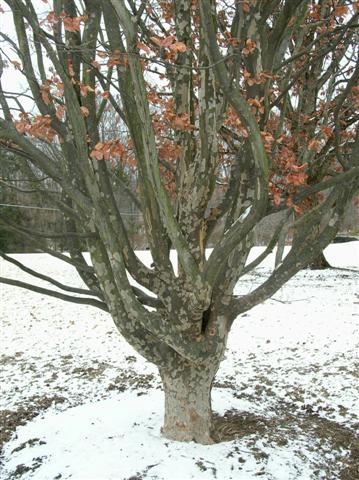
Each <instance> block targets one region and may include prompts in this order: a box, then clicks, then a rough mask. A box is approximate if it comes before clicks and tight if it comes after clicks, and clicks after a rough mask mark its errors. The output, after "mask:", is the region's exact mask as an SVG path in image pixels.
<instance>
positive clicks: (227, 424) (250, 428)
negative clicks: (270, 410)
mask: <svg viewBox="0 0 359 480" xmlns="http://www.w3.org/2000/svg"><path fill="white" fill-rule="evenodd" d="M286 407H287V411H285V409H283V410H282V416H278V417H272V418H266V417H264V416H261V415H255V414H253V413H249V412H241V411H236V410H229V411H227V412H225V414H224V415H221V416H220V415H214V418H213V425H214V429H213V430H214V438H215V440H216V441H217V442H229V441H233V440H237V439H243V438H245V437H249V438H250V441H249V443H247V448H248V447H249V448H250V449H251V450H252V453H253V455H254V457H255V459H256V460H260V459H263V458H264V459H265V458H267V457H268V454H267V453H265V452H264V451H262V450H261V449H259V448H258V447H257V446H256V442H257V440H258V438H261V439H262V441H263V442H264V443H265V444H268V445H270V446H277V447H281V446H284V445H286V444H288V443H289V442H291V441H294V440H295V439H296V438H297V437H298V435H299V433H300V434H301V435H303V434H305V435H307V436H308V437H309V438H310V437H311V438H312V439H313V440H314V444H315V449H316V451H317V452H318V453H321V454H322V455H321V457H322V459H323V461H321V462H320V463H318V465H317V467H318V470H317V472H319V470H325V471H326V473H327V477H326V479H327V480H331V479H333V480H334V479H338V480H339V479H340V480H354V479H357V478H358V479H359V435H358V434H357V432H358V431H359V424H358V425H356V426H354V428H349V427H346V426H344V425H341V424H339V423H337V422H334V421H332V420H328V419H326V418H323V417H320V416H319V415H318V414H315V413H312V412H311V411H310V410H311V409H310V408H308V409H307V411H306V412H303V414H300V415H298V414H295V413H291V412H290V410H288V405H287V406H286ZM355 428H357V431H355ZM343 451H347V452H348V453H347V454H346V455H345V456H340V455H339V454H340V452H343ZM239 453H240V449H238V448H237V447H236V446H235V447H234V450H233V455H234V454H239ZM336 453H337V454H338V455H336ZM327 454H334V456H335V457H336V459H337V458H338V459H340V462H341V464H342V466H341V468H340V469H338V470H339V471H338V472H334V471H333V463H334V462H328V463H326V462H325V460H324V459H325V458H326V455H327ZM314 473H315V472H314Z"/></svg>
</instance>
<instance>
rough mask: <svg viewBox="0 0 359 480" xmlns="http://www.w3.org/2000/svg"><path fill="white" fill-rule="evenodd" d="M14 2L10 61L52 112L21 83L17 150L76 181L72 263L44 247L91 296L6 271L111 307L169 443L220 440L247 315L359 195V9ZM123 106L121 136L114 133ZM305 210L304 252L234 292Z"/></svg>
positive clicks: (7, 111)
mask: <svg viewBox="0 0 359 480" xmlns="http://www.w3.org/2000/svg"><path fill="white" fill-rule="evenodd" d="M5 3H6V5H7V8H8V9H9V10H8V11H5V12H4V13H3V15H7V18H9V21H10V16H11V18H12V21H13V24H14V28H15V32H16V35H15V37H14V38H12V37H11V35H7V34H4V33H2V34H0V35H1V38H2V41H3V42H2V46H1V50H2V56H3V64H5V63H7V65H8V66H9V68H15V69H18V70H19V72H21V73H22V74H23V77H24V79H25V80H26V82H27V84H28V87H29V90H28V91H27V92H26V95H27V96H29V97H31V99H32V101H33V104H34V106H35V107H33V108H32V110H31V113H30V112H29V111H27V110H25V108H24V106H23V105H24V98H23V97H21V96H19V94H16V95H14V93H13V92H9V91H7V89H6V88H5V83H4V84H3V86H2V87H1V90H0V101H1V107H2V118H1V119H0V139H1V144H2V146H3V148H5V149H7V150H9V151H12V152H15V153H16V154H17V155H19V156H20V157H21V158H22V159H23V162H24V164H30V165H33V166H35V167H36V169H38V170H39V171H41V172H42V173H43V175H46V176H49V177H51V178H52V179H53V181H54V182H56V184H57V185H58V186H59V189H60V190H61V198H56V199H54V198H53V197H51V195H50V194H48V195H47V193H46V191H44V192H42V195H44V196H46V195H47V198H49V199H51V200H52V202H53V203H54V204H56V205H57V207H58V208H61V210H62V211H63V213H64V217H65V221H64V225H65V229H66V231H65V232H64V235H65V236H66V237H67V238H69V239H71V245H70V248H69V256H65V255H64V254H62V253H60V252H58V251H55V250H51V249H48V248H45V249H44V250H45V251H46V252H48V253H49V254H51V255H55V256H56V257H58V258H61V259H63V260H64V261H66V262H68V263H70V264H72V265H73V266H74V267H75V268H76V269H77V271H78V273H79V274H80V276H81V278H82V279H83V281H84V283H85V284H86V285H87V289H74V288H72V287H69V286H66V285H61V284H59V282H58V281H56V280H54V279H49V278H48V277H47V278H45V279H46V280H48V281H50V282H51V283H53V284H55V285H56V286H58V287H60V288H63V289H64V290H66V291H67V292H69V291H70V292H71V291H72V292H73V293H74V294H77V295H73V296H72V295H70V294H69V293H59V292H58V291H56V292H55V291H52V290H50V289H44V288H40V287H37V286H34V285H30V284H26V283H24V282H19V281H14V280H10V279H5V278H2V279H1V281H2V282H4V283H8V284H12V285H17V286H20V287H25V288H29V289H32V290H35V291H40V292H42V293H46V294H49V295H53V296H57V297H60V298H63V299H64V300H69V301H75V302H78V303H86V304H91V305H94V306H96V307H99V308H102V309H104V310H108V311H109V312H110V314H111V315H112V317H113V320H114V322H115V324H116V326H117V328H118V330H119V331H120V333H121V334H122V335H123V336H124V338H125V339H126V340H127V341H128V342H129V343H131V345H132V346H133V347H134V348H135V349H136V350H137V351H138V352H140V353H141V354H142V355H143V356H144V357H145V358H147V359H148V360H149V361H151V362H153V363H155V364H156V365H157V366H158V368H159V372H160V375H161V378H162V380H163V385H164V392H165V419H164V426H163V433H164V435H166V436H167V437H169V438H172V439H176V440H184V441H189V440H195V441H197V442H202V443H211V442H212V441H213V440H214V439H215V432H213V428H212V413H211V400H210V398H211V387H212V383H213V379H214V376H215V374H216V372H217V369H218V367H219V364H220V362H221V360H222V358H223V355H224V351H225V348H226V343H227V337H228V334H229V331H230V328H231V325H232V323H233V321H234V320H235V319H236V318H237V317H238V316H239V315H240V314H242V313H244V312H245V311H247V310H249V309H251V308H252V307H254V306H255V305H257V304H258V303H260V302H263V301H264V300H266V299H267V298H269V297H270V296H271V295H273V294H274V293H275V292H276V291H277V290H278V289H279V288H280V287H281V286H282V285H283V284H284V283H285V282H286V281H287V280H289V279H290V278H291V277H292V276H293V275H294V274H295V273H296V272H298V271H299V270H300V269H301V268H303V267H304V266H305V265H307V264H308V263H309V262H310V261H311V260H312V259H313V258H315V257H316V256H317V255H318V254H319V253H320V252H321V251H322V250H323V248H324V247H325V246H326V245H327V244H328V243H329V242H330V241H331V240H332V239H333V238H334V236H335V234H336V232H337V230H338V225H339V221H340V218H341V216H342V214H343V211H344V209H345V206H346V205H347V203H348V202H349V201H350V200H351V199H352V197H353V195H354V194H355V192H356V190H357V188H358V177H359V134H358V130H357V124H358V110H357V107H358V94H359V91H358V87H357V83H358V75H359V64H358V61H357V60H358V47H357V45H358V2H348V1H344V0H343V1H340V0H338V1H334V0H318V1H316V0H312V1H308V0H269V1H267V0H266V1H260V0H257V1H251V2H249V1H246V0H243V1H226V2H224V1H223V2H222V1H214V0H199V1H197V0H193V1H188V0H178V1H173V2H171V1H159V2H156V1H153V2H140V1H136V0H129V1H128V2H124V1H123V0H111V1H102V2H99V1H94V0H85V1H84V2H77V1H75V0H54V1H53V2H49V1H46V0H44V1H43V2H42V5H41V7H42V8H38V9H36V8H35V6H34V5H35V4H34V2H30V1H27V0H25V1H21V0H6V2H5ZM50 3H51V5H50ZM43 4H47V5H48V11H47V12H46V13H43ZM6 74H7V70H4V78H5V77H6ZM20 93H21V92H20ZM22 94H24V92H22ZM108 104H111V105H112V107H113V109H114V110H115V111H116V114H117V115H118V120H117V121H116V123H115V129H118V134H117V135H116V134H115V135H114V136H112V137H111V138H103V136H101V129H100V124H101V123H100V122H101V118H102V117H103V115H104V112H106V105H108ZM51 145H53V146H54V145H55V146H56V148H57V149H60V151H61V155H57V157H56V159H54V157H53V155H51V154H50V153H49V151H50V150H51V149H50V150H49V148H50V147H51ZM119 163H121V164H122V168H124V169H126V168H133V169H134V171H135V172H136V177H137V185H136V191H135V192H134V191H133V189H131V188H128V185H127V189H126V183H125V182H119V181H115V180H114V175H113V171H114V170H116V167H117V166H118V164H119ZM121 189H122V190H123V189H125V191H126V192H127V194H128V195H129V196H130V197H131V199H132V201H133V202H134V204H135V205H136V207H137V208H138V209H139V210H140V211H141V212H142V214H143V218H144V224H145V230H146V236H147V241H148V245H149V249H150V252H151V255H152V259H153V263H152V265H151V266H150V267H148V266H146V265H144V264H143V263H142V262H141V260H140V259H139V258H138V257H137V255H136V254H135V252H134V248H133V244H132V243H131V241H130V238H129V236H128V232H127V230H126V225H125V222H124V219H123V216H122V215H121V204H120V202H119V198H120V197H119V196H118V192H119V191H121ZM321 192H324V194H322V193H321ZM276 211H284V212H285V216H284V220H283V221H282V222H281V223H280V225H279V226H278V228H277V229H276V231H275V232H274V235H273V238H272V239H271V240H270V242H269V243H268V246H267V248H266V249H265V251H264V252H263V253H262V254H261V255H260V256H259V257H258V258H257V259H256V260H254V261H253V262H251V263H250V264H249V265H246V261H247V258H248V254H249V251H250V249H251V247H252V245H253V235H252V234H253V229H254V227H255V226H256V225H257V224H258V222H260V221H261V220H262V219H263V218H265V217H266V216H268V215H270V214H271V213H273V212H276ZM293 213H294V215H293ZM289 218H292V219H293V221H292V225H291V228H292V230H293V242H292V246H291V249H290V252H289V253H288V255H287V256H286V257H285V258H284V259H283V260H282V261H281V262H280V264H278V265H277V267H276V268H275V269H274V270H273V272H272V273H271V274H270V276H269V277H268V278H267V279H266V280H265V281H264V282H263V283H262V284H261V285H260V286H258V287H257V288H255V289H254V290H253V291H252V292H250V293H248V294H247V295H244V296H240V297H238V296H236V295H234V294H233V289H234V287H235V285H236V283H237V282H238V280H240V278H241V276H243V275H244V274H245V273H247V272H248V271H250V270H251V269H253V268H255V267H256V266H257V265H258V264H259V263H260V261H261V260H262V259H263V258H265V257H266V256H267V255H268V254H269V253H270V252H271V250H272V249H273V247H274V246H275V244H276V243H277V240H278V237H279V235H280V232H281V228H282V227H284V228H287V225H285V224H286V222H288V219H289ZM213 232H216V243H215V245H214V249H213V252H212V253H211V255H210V256H209V258H208V259H207V258H206V255H205V252H206V246H207V245H208V242H209V241H210V239H211V236H212V234H213ZM34 233H35V234H36V235H37V236H38V239H41V235H46V233H43V232H42V233H41V232H34ZM47 234H48V233H47ZM83 241H86V246H87V249H88V250H89V252H90V254H91V260H92V265H89V264H87V263H86V261H85V258H84V256H83V254H82V247H83ZM39 244H40V245H41V242H40V241H39ZM170 249H174V250H175V251H176V254H177V258H178V271H177V270H176V269H175V268H174V266H173V265H172V263H171V261H170V258H169V254H170ZM9 260H11V259H9ZM19 266H20V268H21V265H19ZM22 268H24V267H23V266H22ZM27 271H29V270H28V269H27ZM30 273H32V274H33V275H34V276H35V277H38V278H43V279H44V277H43V276H42V275H41V274H39V273H37V272H34V271H31V272H30ZM127 273H130V275H131V276H132V278H133V279H134V280H136V282H138V284H139V285H140V287H134V286H133V285H131V283H130V282H129V280H128V276H127Z"/></svg>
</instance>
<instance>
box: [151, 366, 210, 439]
mask: <svg viewBox="0 0 359 480" xmlns="http://www.w3.org/2000/svg"><path fill="white" fill-rule="evenodd" d="M216 371H217V368H213V367H211V368H208V367H206V366H202V367H195V366H193V365H187V366H185V367H184V366H183V365H181V366H180V367H179V368H176V367H172V368H171V370H169V369H168V370H163V369H162V370H161V371H160V373H161V377H162V381H163V388H164V392H165V419H164V425H163V427H162V433H163V435H164V436H165V437H167V438H169V439H171V440H177V441H180V442H190V441H192V440H193V441H195V442H198V443H202V444H210V443H213V439H212V407H211V389H212V383H213V379H214V376H215V374H216Z"/></svg>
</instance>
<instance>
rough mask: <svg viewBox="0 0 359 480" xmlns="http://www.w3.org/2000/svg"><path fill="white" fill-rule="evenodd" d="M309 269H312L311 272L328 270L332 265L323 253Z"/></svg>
mask: <svg viewBox="0 0 359 480" xmlns="http://www.w3.org/2000/svg"><path fill="white" fill-rule="evenodd" d="M307 268H310V269H311V270H324V269H326V268H331V265H330V263H329V262H328V261H327V259H326V258H325V256H324V253H323V252H321V253H320V254H319V255H318V256H317V258H315V259H314V260H313V261H312V262H310V264H309V265H308V267H307Z"/></svg>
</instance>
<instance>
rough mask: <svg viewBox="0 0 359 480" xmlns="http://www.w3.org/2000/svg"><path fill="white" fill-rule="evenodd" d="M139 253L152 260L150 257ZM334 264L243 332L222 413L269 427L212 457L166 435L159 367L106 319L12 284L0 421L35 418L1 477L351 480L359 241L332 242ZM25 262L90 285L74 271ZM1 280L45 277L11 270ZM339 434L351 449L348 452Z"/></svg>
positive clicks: (212, 451)
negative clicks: (5, 415) (9, 415)
mask: <svg viewBox="0 0 359 480" xmlns="http://www.w3.org/2000/svg"><path fill="white" fill-rule="evenodd" d="M261 251H262V249H261V248H260V247H258V248H255V249H253V252H251V258H250V259H249V261H251V260H253V258H255V257H256V256H257V255H259V254H260V252H261ZM138 255H139V256H140V258H145V259H146V261H147V262H149V263H150V258H149V255H148V252H139V253H138ZM325 255H326V257H327V259H328V260H329V262H331V263H332V264H333V265H335V266H338V267H341V268H342V269H340V270H337V269H335V270H326V271H309V270H308V271H302V272H300V273H299V274H297V275H296V276H295V277H294V278H293V279H292V280H291V281H290V282H289V283H288V284H287V285H286V286H284V287H283V288H282V289H281V290H280V291H279V292H277V293H276V294H275V295H274V298H273V299H270V300H268V301H267V302H265V303H264V304H262V305H259V306H257V307H256V308H254V309H253V310H251V311H250V312H247V313H246V314H244V315H243V316H242V317H241V318H239V319H238V320H237V321H236V322H235V324H234V327H233V330H232V332H231V335H230V339H229V344H228V350H227V352H226V358H225V360H224V361H223V363H222V365H221V368H220V371H219V372H218V375H217V377H216V384H215V386H214V389H213V408H214V411H215V412H217V413H218V414H221V415H223V414H224V413H225V412H226V411H227V412H228V411H230V410H232V411H233V410H234V411H238V412H241V415H242V416H244V417H245V416H246V415H247V416H248V418H256V419H259V420H260V422H264V423H262V424H261V423H260V422H259V425H262V428H263V430H262V431H260V432H259V433H256V431H249V432H247V433H246V434H245V435H244V434H242V436H239V438H237V439H236V440H232V441H227V442H223V443H220V444H216V445H211V446H203V445H197V444H194V443H190V444H182V443H179V442H171V441H169V440H167V439H165V438H163V437H162V436H161V433H160V428H161V423H162V417H163V392H162V390H161V384H160V381H159V377H158V373H157V370H156V368H155V367H154V366H153V365H151V364H149V363H147V362H145V361H144V360H143V359H142V358H141V357H140V356H139V355H137V354H136V352H134V350H133V349H132V347H130V346H129V345H128V344H127V343H126V342H124V340H122V339H121V337H120V336H119V335H118V334H117V331H116V329H115V327H114V326H113V324H112V321H111V318H110V317H109V316H108V315H107V314H105V313H104V312H102V311H100V310H97V309H94V308H92V307H87V306H79V305H75V304H70V303H65V302H61V301H59V300H56V299H52V298H49V297H43V296H41V295H38V294H36V293H33V292H30V291H27V290H23V289H16V288H14V287H10V286H7V285H0V292H1V318H2V322H1V339H2V340H1V348H0V354H1V355H0V364H1V370H2V372H1V378H0V381H1V397H0V413H1V411H5V410H8V411H11V412H18V413H19V412H20V414H21V415H22V414H23V413H21V412H25V414H26V415H27V414H28V412H30V414H29V415H28V416H27V417H26V416H25V417H24V421H22V422H18V424H19V426H18V427H17V428H16V432H15V433H14V434H13V435H12V437H11V438H9V439H8V441H7V442H6V443H5V446H4V451H3V456H2V462H1V463H0V480H9V479H10V478H11V477H12V476H13V475H14V474H16V475H17V478H21V479H23V480H27V479H36V480H47V479H49V480H52V479H61V480H63V479H70V478H71V479H72V480H92V479H93V480H110V479H116V480H120V479H127V480H129V479H132V480H135V479H158V480H162V479H163V480H172V479H178V480H187V479H196V480H197V479H213V478H217V479H220V480H227V479H235V480H237V479H238V480H241V479H243V480H251V479H253V480H255V479H257V478H258V477H260V478H263V479H265V480H282V479H283V480H291V479H301V480H308V479H310V478H318V479H323V480H324V479H325V480H328V479H335V478H339V475H340V472H341V470H342V469H343V468H344V466H346V465H347V464H348V459H350V445H351V444H353V442H354V441H357V440H355V435H356V434H358V433H359V432H358V426H359V418H358V415H359V409H358V405H359V393H358V392H359V371H358V365H359V358H358V352H359V349H358V347H359V308H358V305H359V295H358V289H357V286H358V279H359V273H357V272H356V271H352V270H358V267H359V242H351V243H346V244H336V245H331V246H330V247H328V248H327V249H326V251H325ZM15 258H17V259H18V260H20V261H22V262H24V263H25V264H26V265H27V266H29V267H32V268H35V269H36V268H37V269H39V270H41V272H43V273H45V274H48V275H53V276H56V278H59V279H60V281H62V282H63V283H67V284H70V285H73V286H79V287H80V286H81V285H82V284H81V281H80V280H79V279H78V277H77V275H76V273H75V272H74V271H73V270H72V269H71V267H70V266H68V265H65V264H63V262H61V261H58V260H56V259H53V258H51V259H50V261H49V257H48V256H46V255H40V254H36V255H35V254H34V255H32V254H26V255H25V254H24V255H15ZM273 263H274V254H273V255H271V256H270V257H269V258H268V259H266V260H265V262H264V263H263V264H261V265H260V266H259V267H258V268H257V269H256V271H255V272H254V273H252V274H250V275H247V276H246V277H244V278H243V279H241V281H240V282H239V284H238V285H237V287H236V293H237V294H241V293H242V294H243V293H247V292H249V291H251V290H252V289H254V288H255V287H256V285H257V284H258V283H260V282H261V281H263V277H266V276H267V275H268V274H269V270H270V268H272V267H273ZM0 270H1V275H2V276H6V277H10V278H19V279H20V278H21V280H23V281H25V282H26V281H29V280H33V279H32V277H30V276H28V275H26V274H25V273H23V272H20V271H19V270H18V269H16V267H14V266H13V265H11V264H9V263H7V262H4V261H2V262H1V263H0ZM39 284H41V285H45V284H44V283H43V282H42V283H41V282H39ZM46 402H47V403H46ZM45 403H46V407H45V406H44V405H45ZM31 412H32V413H31ZM20 414H19V415H20ZM25 414H24V415H25ZM35 414H37V415H36V416H35ZM0 418H1V417H0ZM26 420H27V421H26ZM321 422H322V423H321ZM323 422H324V423H323ZM325 422H326V423H325ZM20 423H24V424H23V425H20ZM264 424H265V426H264V427H263V425H264ZM322 424H323V426H324V430H325V431H326V432H327V433H326V434H325V435H324V437H323V436H321V430H320V428H321V425H322ZM331 428H341V429H342V430H341V432H344V433H345V432H348V435H349V436H350V435H352V436H351V437H350V439H351V440H350V442H349V441H348V442H347V444H346V443H345V442H342V444H340V445H339V444H337V443H336V442H335V439H334V436H333V437H331V435H330V429H331ZM333 431H334V430H333ZM328 432H329V433H328ZM356 432H357V433H356ZM356 438H357V437H356ZM282 440H284V441H282ZM12 478H14V477H12ZM347 478H350V477H347ZM352 478H353V480H354V479H355V476H353V477H352Z"/></svg>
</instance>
